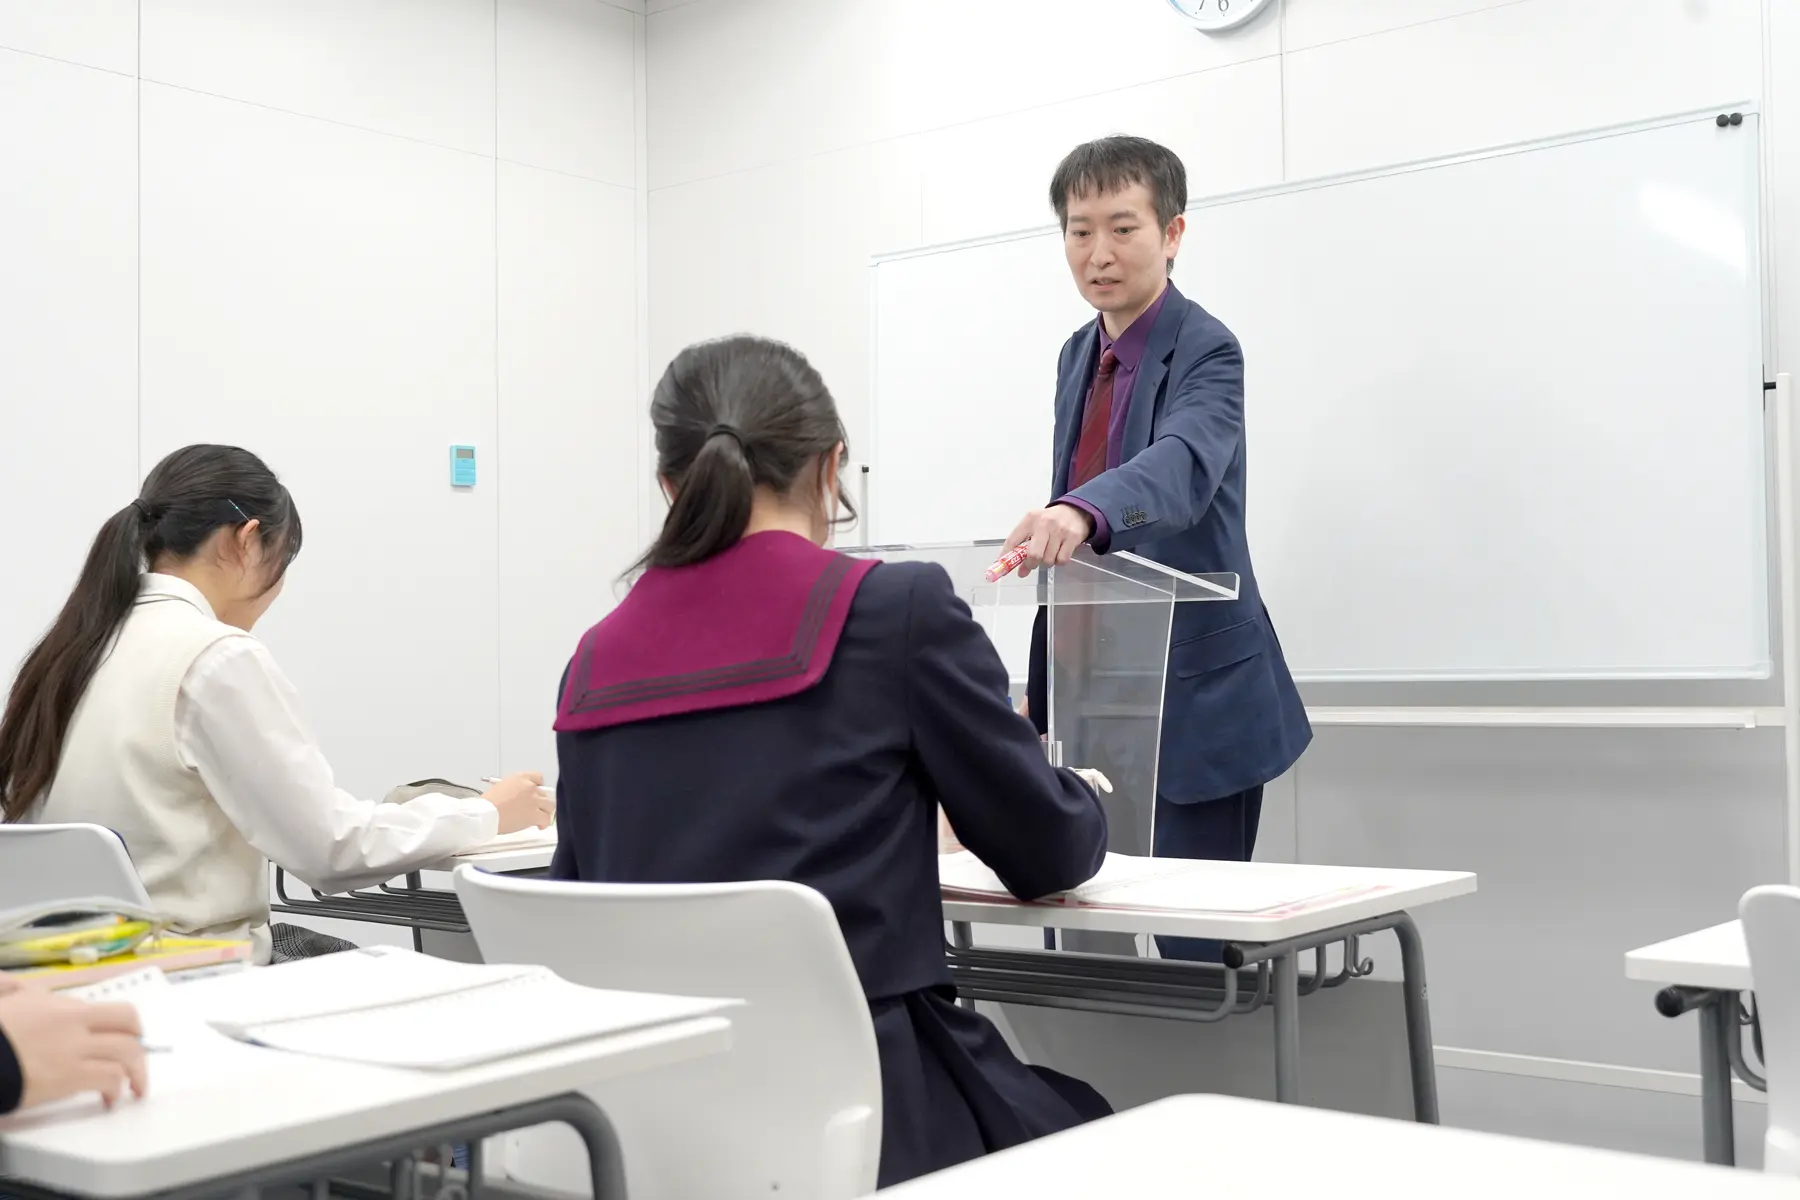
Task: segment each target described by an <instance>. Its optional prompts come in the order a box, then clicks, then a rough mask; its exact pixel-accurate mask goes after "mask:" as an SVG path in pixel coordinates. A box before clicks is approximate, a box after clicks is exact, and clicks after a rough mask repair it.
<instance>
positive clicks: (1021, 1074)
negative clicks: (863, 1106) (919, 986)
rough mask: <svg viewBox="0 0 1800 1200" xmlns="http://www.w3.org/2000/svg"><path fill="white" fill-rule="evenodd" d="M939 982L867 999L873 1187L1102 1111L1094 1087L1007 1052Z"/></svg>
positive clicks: (1107, 1110)
mask: <svg viewBox="0 0 1800 1200" xmlns="http://www.w3.org/2000/svg"><path fill="white" fill-rule="evenodd" d="M955 999H956V993H955V992H954V990H952V989H951V988H948V987H943V988H931V989H926V990H923V991H917V992H908V993H906V994H905V995H902V996H894V997H890V998H887V999H882V1000H871V1001H869V1014H870V1016H872V1017H873V1018H874V1021H875V1042H876V1045H877V1047H878V1049H879V1050H880V1053H881V1104H882V1114H881V1115H882V1119H881V1172H880V1177H879V1186H881V1187H888V1186H890V1185H892V1184H896V1183H899V1182H901V1181H902V1180H906V1179H911V1178H913V1177H914V1176H917V1175H924V1174H926V1173H927V1172H930V1171H937V1170H942V1169H943V1168H944V1167H949V1166H954V1165H955V1164H957V1163H959V1162H964V1161H966V1160H968V1159H971V1158H977V1157H979V1156H980V1155H983V1154H987V1153H990V1152H992V1151H995V1150H1004V1149H1005V1148H1006V1147H1008V1146H1016V1145H1018V1144H1019V1143H1020V1142H1028V1141H1030V1140H1031V1139H1032V1138H1036V1137H1042V1136H1044V1135H1045V1134H1047V1133H1055V1132H1057V1131H1059V1130H1063V1129H1068V1128H1070V1127H1071V1126H1074V1125H1079V1124H1081V1123H1082V1122H1084V1121H1092V1120H1095V1119H1096V1118H1099V1117H1104V1116H1107V1115H1109V1114H1111V1112H1112V1106H1111V1105H1110V1104H1108V1103H1107V1102H1106V1099H1105V1097H1103V1096H1101V1095H1100V1093H1099V1092H1097V1091H1095V1090H1094V1089H1093V1088H1091V1087H1089V1086H1088V1085H1087V1084H1085V1083H1083V1082H1081V1081H1080V1080H1079V1079H1073V1078H1071V1077H1069V1076H1067V1075H1064V1074H1061V1073H1060V1072H1057V1071H1052V1070H1050V1069H1048V1068H1046V1067H1032V1066H1027V1065H1026V1064H1024V1063H1022V1062H1020V1061H1019V1060H1018V1059H1017V1058H1016V1057H1014V1055H1013V1052H1012V1048H1011V1047H1009V1046H1008V1045H1007V1044H1006V1040H1005V1039H1004V1038H1002V1037H1001V1036H1000V1031H999V1030H998V1029H996V1028H994V1025H993V1023H992V1022H990V1021H989V1020H988V1019H987V1018H986V1017H984V1016H982V1015H981V1014H980V1013H977V1012H976V1011H975V1010H974V1009H972V1008H958V1007H957V1006H956V1004H955Z"/></svg>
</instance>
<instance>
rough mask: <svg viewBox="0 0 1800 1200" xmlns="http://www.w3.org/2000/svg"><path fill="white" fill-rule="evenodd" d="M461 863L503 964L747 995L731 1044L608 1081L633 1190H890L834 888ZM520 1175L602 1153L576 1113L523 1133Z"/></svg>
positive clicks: (476, 920)
mask: <svg viewBox="0 0 1800 1200" xmlns="http://www.w3.org/2000/svg"><path fill="white" fill-rule="evenodd" d="M455 880H456V894H457V896H458V897H459V898H460V899H461V900H462V906H463V911H464V913H465V914H466V915H467V917H468V921H469V927H470V929H471V930H472V931H473V932H474V934H475V940H476V941H477V942H478V943H479V944H480V947H481V954H482V957H483V958H484V959H485V960H486V961H488V962H490V963H537V964H542V965H544V966H548V967H550V968H551V969H552V970H554V971H555V972H556V973H557V974H558V975H561V976H562V977H563V978H564V979H568V980H570V981H572V982H575V983H580V984H586V985H589V986H592V987H607V988H622V989H626V990H631V991H646V992H669V993H675V994H679V995H690V996H723V997H730V998H733V999H741V1000H743V1001H745V1002H746V1004H745V1007H743V1008H739V1009H733V1010H732V1011H731V1012H730V1014H729V1015H730V1017H731V1025H732V1029H731V1050H730V1051H729V1052H728V1053H726V1054H723V1055H719V1056H716V1057H714V1058H711V1059H707V1060H704V1061H701V1062H695V1063H690V1064H687V1065H686V1066H685V1067H677V1068H673V1069H671V1070H667V1071H656V1072H651V1073H649V1074H647V1075H645V1076H644V1077H642V1078H641V1079H630V1080H623V1081H620V1085H619V1086H613V1085H607V1086H605V1087H603V1088H599V1089H596V1090H595V1091H594V1093H593V1095H594V1098H595V1099H596V1100H597V1101H598V1102H599V1103H600V1105H601V1107H602V1108H604V1109H605V1111H606V1113H607V1115H608V1116H609V1117H610V1118H611V1119H612V1121H613V1123H614V1124H615V1125H616V1126H617V1127H618V1130H619V1138H620V1142H621V1144H622V1146H623V1150H624V1155H625V1174H626V1181H627V1186H628V1189H629V1191H630V1194H631V1195H632V1196H633V1197H634V1200H644V1198H648V1200H698V1198H700V1197H706V1198H707V1200H733V1198H735V1197H742V1198H744V1200H749V1198H750V1197H755V1198H756V1200H770V1198H771V1197H776V1198H779V1200H847V1198H848V1197H853V1196H861V1195H866V1194H868V1193H870V1192H872V1191H874V1190H875V1179H876V1169H877V1167H878V1165H879V1159H880V1151H881V1064H880V1060H879V1058H878V1056H877V1052H876V1047H875V1030H874V1027H873V1025H872V1024H871V1023H870V1020H869V1009H868V1003H867V1001H866V1000H865V999H864V997H863V993H862V987H861V984H860V983H859V982H858V980H857V976H856V968H855V965H854V964H853V963H852V962H851V961H850V953H849V951H848V950H847V949H846V948H845V946H844V937H843V933H842V932H841V931H840V930H839V928H838V924H837V918H836V917H835V916H834V915H833V913H832V911H831V905H830V904H828V903H827V902H826V900H825V898H824V897H823V896H821V895H819V894H818V893H817V892H815V891H813V890H812V889H811V888H807V887H802V886H800V885H798V884H793V883H781V882H760V883H732V884H694V885H685V884H684V885H629V884H584V883H561V882H552V881H548V880H538V879H516V878H510V877H508V876H504V875H493V874H488V873H486V872H482V871H478V870H476V869H475V868H473V867H470V866H467V865H465V866H461V867H458V868H457V869H456V876H455ZM519 1016H520V1019H521V1020H530V1019H531V1018H530V1014H529V1013H521V1014H520V1015H519ZM508 1174H509V1175H511V1176H512V1177H513V1178H515V1179H517V1180H519V1181H520V1182H524V1183H529V1184H532V1185H535V1186H539V1187H551V1188H556V1189H558V1190H562V1191H571V1192H585V1191H586V1190H587V1189H586V1182H585V1181H586V1179H587V1167H586V1158H585V1157H584V1156H583V1155H582V1153H581V1151H580V1146H579V1143H577V1142H576V1141H575V1140H574V1138H573V1137H572V1136H570V1135H568V1133H567V1131H566V1130H563V1129H560V1128H553V1127H545V1128H543V1129H540V1130H532V1131H528V1132H527V1133H526V1134H524V1135H519V1136H518V1137H516V1138H515V1140H514V1145H513V1148H512V1150H511V1152H510V1153H509V1156H508Z"/></svg>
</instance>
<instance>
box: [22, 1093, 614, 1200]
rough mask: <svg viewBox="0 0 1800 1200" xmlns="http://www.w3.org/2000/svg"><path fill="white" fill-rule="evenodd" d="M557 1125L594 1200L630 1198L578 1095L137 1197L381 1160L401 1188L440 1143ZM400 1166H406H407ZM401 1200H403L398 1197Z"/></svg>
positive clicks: (600, 1121) (187, 1198)
mask: <svg viewBox="0 0 1800 1200" xmlns="http://www.w3.org/2000/svg"><path fill="white" fill-rule="evenodd" d="M551 1124H557V1125H567V1126H568V1127H569V1128H570V1129H572V1130H574V1131H575V1133H576V1134H577V1135H578V1136H579V1137H580V1138H581V1140H582V1143H583V1144H584V1145H585V1146H586V1147H587V1155H588V1174H589V1178H590V1179H591V1180H592V1183H593V1188H594V1200H624V1197H625V1161H624V1157H623V1156H622V1155H621V1153H620V1151H619V1138H618V1134H617V1133H615V1132H614V1130H613V1126H612V1122H611V1121H609V1120H607V1118H606V1114H605V1113H603V1112H601V1111H600V1108H599V1107H598V1106H597V1105H595V1104H594V1102H593V1101H592V1100H589V1099H588V1098H587V1097H586V1096H583V1095H581V1094H580V1093H578V1092H569V1093H565V1094H564V1095H561V1096H551V1097H549V1098H547V1099H543V1100H533V1101H531V1102H530V1103H527V1104H516V1105H511V1106H509V1107H506V1108H500V1109H494V1110H491V1111H489V1112H484V1113H475V1114H473V1115H471V1116H468V1117H464V1118H462V1119H461V1120H456V1121H446V1122H444V1123H443V1124H441V1125H432V1126H426V1127H424V1128H420V1129H414V1130H410V1131H408V1132H406V1133H398V1134H393V1135H391V1136H388V1137H384V1138H376V1139H374V1140H372V1141H367V1142H360V1143H357V1144H355V1145H351V1146H342V1147H339V1148H338V1149H335V1150H325V1151H321V1152H319V1153H317V1154H308V1155H303V1156H301V1157H299V1158H294V1159H289V1160H287V1161H286V1162H279V1163H272V1164H270V1165H268V1166H263V1167H253V1168H251V1169H250V1170H248V1171H239V1172H236V1173H234V1174H231V1175H222V1176H219V1177H217V1178H213V1179H207V1180H203V1181H201V1182H198V1183H191V1184H184V1185H182V1186H180V1187H176V1188H170V1189H168V1190H165V1191H161V1192H144V1193H139V1194H138V1197H137V1198H136V1200H222V1198H227V1197H229V1198H231V1200H237V1198H238V1197H241V1196H254V1195H256V1194H257V1193H258V1192H259V1191H260V1190H261V1189H263V1188H271V1187H309V1186H311V1185H312V1184H314V1183H315V1182H316V1181H318V1180H320V1179H322V1178H326V1177H328V1176H330V1175H333V1174H335V1173H337V1172H340V1171H348V1170H352V1169H354V1168H357V1167H365V1166H367V1165H369V1164H370V1163H374V1162H383V1161H388V1162H393V1163H394V1164H396V1168H397V1170H396V1178H395V1180H394V1183H395V1184H396V1185H399V1184H400V1183H401V1182H402V1181H401V1180H400V1178H399V1174H400V1173H401V1172H402V1171H404V1172H405V1173H407V1174H408V1175H410V1172H411V1162H412V1159H411V1156H412V1153H413V1152H414V1151H415V1150H418V1149H420V1148H422V1147H427V1146H435V1145H437V1144H439V1143H442V1142H468V1143H470V1144H476V1143H479V1142H480V1140H481V1139H482V1138H486V1137H493V1136H494V1135H495V1134H501V1133H511V1132H512V1131H514V1130H518V1129H529V1128H531V1127H532V1126H533V1125H551ZM402 1163H404V1164H406V1165H405V1166H404V1167H401V1166H400V1164H402ZM0 1188H4V1190H5V1192H6V1193H7V1194H8V1195H10V1196H17V1197H19V1198H20V1200H92V1198H90V1197H79V1196H74V1195H71V1194H68V1193H63V1192H58V1191H54V1190H52V1189H49V1188H43V1187H38V1186H36V1185H34V1184H31V1183H29V1182H26V1181H25V1180H20V1179H14V1178H11V1177H7V1178H6V1179H4V1180H0ZM395 1200H402V1198H401V1197H398V1196H397V1197H396V1198H395Z"/></svg>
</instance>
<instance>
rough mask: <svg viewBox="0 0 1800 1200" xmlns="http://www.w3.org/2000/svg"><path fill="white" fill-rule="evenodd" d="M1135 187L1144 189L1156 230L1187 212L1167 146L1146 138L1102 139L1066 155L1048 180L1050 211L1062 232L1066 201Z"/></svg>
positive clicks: (1182, 174)
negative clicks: (1154, 207) (1157, 227)
mask: <svg viewBox="0 0 1800 1200" xmlns="http://www.w3.org/2000/svg"><path fill="white" fill-rule="evenodd" d="M1134 183H1141V184H1143V185H1144V186H1145V187H1146V188H1148V189H1150V202H1151V203H1152V204H1154V205H1155V206H1156V220H1157V224H1158V225H1160V226H1161V227H1162V228H1164V229H1167V228H1168V227H1169V222H1170V221H1173V220H1174V219H1175V218H1176V217H1178V216H1180V215H1181V213H1182V211H1183V210H1184V209H1186V208H1187V198H1188V196H1187V168H1186V167H1184V166H1182V165H1181V159H1180V158H1178V157H1176V155H1175V152H1174V151H1173V150H1170V149H1169V148H1168V147H1167V146H1159V145H1157V144H1156V143H1155V142H1153V141H1151V140H1150V139H1149V138H1141V137H1123V136H1119V137H1103V138H1100V139H1099V140H1097V141H1092V142H1086V143H1084V144H1082V145H1080V146H1077V147H1075V148H1074V149H1073V150H1071V151H1069V154H1068V157H1066V158H1064V159H1063V160H1062V164H1061V165H1060V166H1058V167H1057V168H1056V175H1055V176H1054V177H1053V178H1052V179H1051V180H1050V207H1051V208H1054V209H1055V210H1056V220H1057V223H1058V224H1060V225H1061V226H1062V227H1063V228H1064V229H1065V230H1066V229H1068V227H1069V199H1070V197H1081V196H1091V195H1094V194H1095V193H1102V194H1104V193H1106V192H1118V191H1123V190H1124V189H1126V188H1128V187H1130V186H1131V185H1132V184H1134Z"/></svg>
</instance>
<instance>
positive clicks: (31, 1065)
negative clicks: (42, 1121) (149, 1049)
mask: <svg viewBox="0 0 1800 1200" xmlns="http://www.w3.org/2000/svg"><path fill="white" fill-rule="evenodd" d="M142 1034H143V1027H142V1025H141V1024H140V1022H139V1020H138V1014H137V1009H135V1008H133V1007H132V1006H131V1005H129V1004H91V1003H89V1002H88V1001H85V1000H77V999H75V998H74V997H72V996H59V995H57V994H56V993H55V992H52V991H50V990H48V989H47V988H43V987H39V986H38V985H36V984H33V983H27V982H25V981H23V980H18V979H9V978H7V977H6V976H5V975H3V974H0V1115H3V1114H5V1113H9V1112H12V1111H13V1110H15V1109H19V1108H30V1107H32V1106H34V1105H38V1104H48V1103H50V1102H51V1101H53V1100H62V1099H64V1098H66V1097H69V1096H78V1095H81V1094H83V1093H85V1092H97V1093H98V1094H99V1096H100V1098H101V1100H102V1101H103V1102H104V1103H105V1104H106V1106H107V1107H108V1108H110V1107H112V1105H113V1103H114V1102H115V1101H117V1100H118V1099H119V1098H120V1097H122V1096H123V1095H124V1094H125V1092H126V1091H127V1090H128V1089H129V1090H130V1091H131V1093H132V1094H133V1095H137V1096H142V1095H143V1094H144V1091H145V1085H146V1081H147V1078H148V1077H147V1075H146V1073H145V1067H144V1047H143V1043H142V1041H141V1040H140V1039H141V1037H142Z"/></svg>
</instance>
